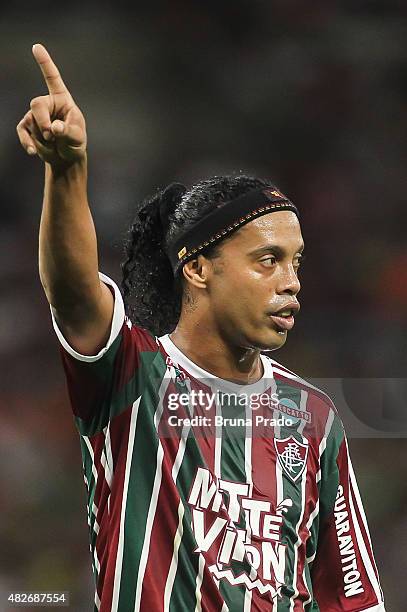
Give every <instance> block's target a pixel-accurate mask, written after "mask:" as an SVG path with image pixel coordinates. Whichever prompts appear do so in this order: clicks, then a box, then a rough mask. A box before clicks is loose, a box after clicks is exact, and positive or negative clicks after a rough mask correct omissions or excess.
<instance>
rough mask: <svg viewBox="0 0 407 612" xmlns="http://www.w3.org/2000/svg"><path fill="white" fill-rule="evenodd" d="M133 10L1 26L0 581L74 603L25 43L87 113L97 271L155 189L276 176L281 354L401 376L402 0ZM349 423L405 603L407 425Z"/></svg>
mask: <svg viewBox="0 0 407 612" xmlns="http://www.w3.org/2000/svg"><path fill="white" fill-rule="evenodd" d="M132 6H133V8H130V9H129V8H128V6H127V4H126V3H124V2H120V0H119V1H117V2H115V3H112V4H110V3H108V2H97V3H96V2H88V3H75V2H73V3H72V2H71V3H67V4H64V5H63V6H62V5H60V4H58V5H57V4H55V3H51V2H49V1H46V2H42V3H39V4H33V3H27V2H24V1H23V2H20V3H18V5H17V4H16V5H15V6H13V5H12V4H11V3H10V4H9V5H8V6H7V7H3V8H2V9H1V20H0V98H1V113H0V128H1V134H2V138H1V141H0V199H1V225H0V240H1V245H2V257H1V261H0V275H1V281H2V282H1V300H0V329H1V342H0V366H1V372H2V375H1V394H0V453H1V458H2V460H1V462H0V483H1V486H0V508H1V517H2V520H1V522H0V551H1V552H0V595H1V596H2V597H3V596H4V594H5V593H6V592H8V591H10V590H24V591H27V590H42V589H47V590H58V589H61V590H69V591H70V596H71V609H74V610H75V611H77V612H85V611H88V610H90V609H91V608H92V600H93V582H92V575H91V562H90V555H89V545H88V531H87V529H88V527H87V522H86V511H85V504H86V498H85V485H84V482H83V479H82V468H81V458H80V448H79V441H78V437H77V433H76V430H75V428H74V424H73V418H72V417H71V413H70V407H69V403H68V397H67V393H66V389H65V380H64V376H63V371H62V366H61V363H60V358H59V352H58V345H57V341H56V337H54V332H53V330H52V326H51V320H50V316H49V309H48V305H47V302H46V299H45V295H44V293H43V291H42V287H41V285H40V281H39V277H38V272H37V248H38V247H37V240H38V239H37V235H38V224H39V216H40V209H41V200H42V187H43V167H42V163H41V162H40V161H39V160H38V159H31V158H29V157H28V156H27V155H26V154H25V153H24V151H23V150H22V149H21V147H20V145H19V143H18V141H17V136H16V132H15V126H16V124H17V122H18V121H19V120H20V118H21V117H22V116H23V114H24V113H25V112H26V111H27V109H28V107H29V102H30V100H31V98H33V97H35V96H37V95H42V94H45V93H46V90H45V87H44V85H43V82H42V77H41V74H40V72H39V70H38V68H37V66H36V65H35V62H34V60H33V58H32V54H31V46H32V44H33V43H34V42H42V43H44V44H45V45H46V46H47V47H48V49H49V51H50V52H51V54H52V55H53V57H54V59H55V61H56V63H57V65H58V66H59V67H60V69H61V72H62V75H63V78H64V80H65V82H66V83H67V85H68V87H69V88H70V90H71V92H72V94H73V96H74V98H75V99H76V101H77V103H78V104H79V106H80V108H81V109H82V111H83V113H84V115H85V117H86V120H87V128H88V138H89V174H90V182H89V198H90V203H91V207H92V211H93V215H94V219H95V223H96V227H97V232H98V236H99V251H100V269H101V270H102V271H104V272H105V273H107V274H109V275H111V276H112V277H113V278H115V279H116V280H117V281H120V267H119V263H120V261H121V259H122V241H123V237H124V234H125V231H126V228H127V226H128V224H129V223H130V221H131V218H132V210H133V207H134V204H135V203H136V202H137V201H139V200H140V199H141V198H144V197H145V196H146V195H147V194H149V193H151V192H153V191H155V189H156V188H157V187H159V186H165V185H166V184H167V183H169V182H171V181H173V180H180V181H182V182H185V183H186V184H187V185H189V184H191V183H193V182H194V181H195V180H198V179H201V178H204V177H207V176H209V175H212V174H221V173H225V172H231V171H239V170H243V171H246V172H253V173H255V174H256V175H259V176H267V177H271V178H273V179H274V181H275V182H276V184H277V185H278V186H279V187H280V188H281V189H282V190H283V191H284V192H286V193H287V194H288V195H289V196H290V197H291V199H292V200H293V201H294V202H295V203H296V204H297V205H298V206H299V208H300V210H301V211H302V225H303V233H304V236H305V242H306V253H307V262H306V264H305V266H304V269H303V272H302V285H303V288H302V291H301V294H300V301H301V303H302V311H301V315H300V316H299V317H298V322H297V325H296V327H295V329H294V330H293V332H291V333H290V335H289V339H288V342H287V344H286V346H285V347H284V348H283V349H282V350H280V351H279V352H278V353H276V354H274V355H272V356H273V357H274V358H275V359H277V361H281V362H282V363H284V364H285V365H286V366H288V367H290V368H291V369H294V370H295V371H297V372H298V373H300V374H301V375H303V376H307V377H320V378H324V377H356V378H365V379H368V378H372V379H375V378H378V377H405V375H406V371H407V370H406V365H407V351H406V337H407V314H406V312H407V272H406V269H407V249H406V241H405V235H406V227H407V207H406V161H407V160H406V152H407V151H406V145H407V133H406V127H407V44H406V40H407V4H406V3H405V2H402V1H401V0H399V1H396V0H388V1H381V2H379V1H373V0H372V1H364V2H363V1H357V0H355V1H352V2H351V1H348V2H338V1H336V2H335V1H332V2H329V1H326V0H324V1H322V0H314V2H312V3H311V2H305V0H303V1H301V0H277V1H276V0H273V1H269V2H265V1H264V2H260V1H256V0H254V1H253V0H252V1H251V2H248V1H243V0H235V2H234V3H229V2H215V1H214V0H207V1H206V2H205V3H199V2H191V1H189V2H187V1H185V0H177V1H174V2H172V3H164V2H160V1H158V2H155V3H153V4H152V5H148V4H147V3H133V5H132ZM17 7H18V8H17ZM404 403H405V402H404V400H403V399H402V400H401V405H402V407H404ZM404 425H405V424H404ZM401 430H402V427H401ZM348 433H349V437H350V438H351V440H350V446H351V454H352V458H353V462H354V465H355V470H356V473H357V476H358V481H359V485H360V489H361V492H362V496H363V499H364V503H365V508H366V511H367V515H368V519H369V524H370V529H371V535H372V538H373V542H374V549H375V554H376V560H377V563H378V566H379V571H380V575H381V581H382V587H383V590H384V593H385V597H386V601H387V611H388V612H390V611H391V612H402V611H403V610H405V594H404V589H403V588H402V585H403V584H404V583H403V579H404V578H405V575H406V567H407V553H406V550H407V487H406V466H407V442H406V440H405V437H404V438H403V436H405V432H404V433H403V431H401V432H400V435H397V432H396V434H395V435H392V436H390V435H386V434H385V433H382V434H380V432H379V434H378V435H376V436H375V437H371V438H368V437H363V438H361V437H355V436H353V435H352V432H348ZM1 605H2V604H0V609H1V610H2V608H1ZM5 609H7V608H5ZM33 609H34V608H33Z"/></svg>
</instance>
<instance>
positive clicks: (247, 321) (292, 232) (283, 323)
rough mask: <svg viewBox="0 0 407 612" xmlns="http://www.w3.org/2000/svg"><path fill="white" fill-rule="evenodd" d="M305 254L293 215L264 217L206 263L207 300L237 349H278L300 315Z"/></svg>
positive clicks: (215, 321) (297, 222)
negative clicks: (302, 257) (300, 278)
mask: <svg viewBox="0 0 407 612" xmlns="http://www.w3.org/2000/svg"><path fill="white" fill-rule="evenodd" d="M303 248H304V244H303V239H302V235H301V228H300V224H299V221H298V218H297V216H296V215H295V214H294V213H293V212H291V211H279V212H273V213H270V214H266V215H262V216H261V217H258V218H257V219H254V220H253V221H251V222H250V223H247V224H246V225H244V226H243V227H241V228H240V230H239V231H237V232H236V233H235V234H234V235H231V237H230V239H229V240H227V241H225V243H224V245H223V246H222V248H221V251H220V257H219V258H215V259H213V260H206V264H208V262H209V263H210V265H209V267H207V270H208V277H207V283H206V287H207V296H208V300H209V306H210V311H211V312H212V313H213V316H214V321H213V323H214V324H215V325H216V326H217V330H218V332H219V333H222V334H225V338H227V339H228V340H229V341H231V342H233V343H234V344H237V345H238V346H241V347H247V348H255V349H260V350H275V349H278V348H279V347H281V346H282V345H283V344H284V343H285V341H286V339H287V334H288V332H289V330H290V329H291V328H292V326H293V324H294V316H295V314H296V313H297V311H298V309H299V304H298V301H297V298H296V296H297V294H298V292H299V291H300V282H299V280H298V269H299V266H300V261H301V253H302V250H303Z"/></svg>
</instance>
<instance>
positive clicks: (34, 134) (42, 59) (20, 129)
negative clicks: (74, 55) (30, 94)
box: [17, 44, 86, 167]
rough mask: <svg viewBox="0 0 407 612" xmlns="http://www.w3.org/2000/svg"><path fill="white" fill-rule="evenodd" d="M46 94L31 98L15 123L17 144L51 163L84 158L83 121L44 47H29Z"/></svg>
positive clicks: (84, 132) (57, 164) (58, 164)
mask: <svg viewBox="0 0 407 612" xmlns="http://www.w3.org/2000/svg"><path fill="white" fill-rule="evenodd" d="M32 51H33V55H34V58H35V60H36V62H37V64H38V65H39V67H40V69H41V72H42V74H43V75H44V79H45V82H46V84H47V87H48V92H49V95H47V96H38V97H37V98H33V99H32V100H31V103H30V109H31V110H29V111H28V112H27V113H26V114H25V115H24V117H23V118H22V119H21V121H20V123H19V124H18V125H17V134H18V137H19V139H20V142H21V145H22V146H23V148H24V149H25V150H26V151H27V153H28V154H29V155H35V154H38V156H39V157H40V158H41V159H42V160H43V161H44V162H48V163H49V164H51V165H52V166H58V167H61V166H62V167H63V166H70V165H71V164H73V163H74V162H77V161H81V160H83V159H85V158H86V124H85V118H84V116H83V115H82V112H81V111H80V109H79V108H78V106H76V104H75V102H74V100H73V98H72V96H71V94H70V93H69V91H68V89H67V87H66V85H65V83H64V82H63V80H62V78H61V75H60V74H59V71H58V68H57V67H56V65H55V64H54V62H53V61H52V59H51V56H50V55H49V53H48V51H47V50H46V48H45V47H44V46H43V45H41V44H35V45H33V48H32Z"/></svg>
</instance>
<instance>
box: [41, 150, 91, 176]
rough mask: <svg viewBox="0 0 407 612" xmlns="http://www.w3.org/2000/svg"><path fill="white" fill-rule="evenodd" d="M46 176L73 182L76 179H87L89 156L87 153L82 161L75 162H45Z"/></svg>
mask: <svg viewBox="0 0 407 612" xmlns="http://www.w3.org/2000/svg"><path fill="white" fill-rule="evenodd" d="M45 174H46V175H48V177H49V178H51V179H53V180H56V179H66V180H73V179H75V178H83V177H85V178H86V175H87V155H86V151H85V152H84V154H83V156H82V157H81V158H80V159H77V160H76V161H74V162H63V161H61V162H58V163H49V162H45Z"/></svg>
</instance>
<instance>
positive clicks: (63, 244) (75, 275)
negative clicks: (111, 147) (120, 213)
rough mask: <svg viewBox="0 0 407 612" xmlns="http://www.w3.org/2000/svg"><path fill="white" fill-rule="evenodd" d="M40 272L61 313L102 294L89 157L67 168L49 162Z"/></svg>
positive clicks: (84, 305) (95, 298)
mask: <svg viewBox="0 0 407 612" xmlns="http://www.w3.org/2000/svg"><path fill="white" fill-rule="evenodd" d="M39 274H40V279H41V283H42V285H43V287H44V291H45V293H46V296H47V299H48V301H49V303H50V304H52V305H53V306H54V307H55V308H56V310H58V311H59V312H60V313H61V314H62V313H68V312H73V311H74V310H75V309H77V308H83V307H86V302H87V301H89V303H93V302H94V301H95V300H97V299H98V296H99V295H100V282H99V277H98V256H97V241H96V232H95V227H94V223H93V219H92V215H91V212H90V209H89V205H88V198H87V163H86V157H85V158H84V159H83V160H82V161H80V162H77V163H74V164H72V165H71V166H70V167H68V168H65V169H56V168H55V167H52V166H51V165H50V164H48V163H46V164H45V185H44V201H43V208H42V214H41V222H40V235H39Z"/></svg>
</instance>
